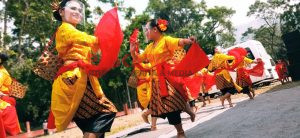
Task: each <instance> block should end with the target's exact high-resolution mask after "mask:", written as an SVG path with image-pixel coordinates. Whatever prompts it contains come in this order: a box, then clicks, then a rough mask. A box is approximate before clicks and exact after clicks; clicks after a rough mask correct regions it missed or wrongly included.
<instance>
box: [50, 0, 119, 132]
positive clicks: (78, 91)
mask: <svg viewBox="0 0 300 138" xmlns="http://www.w3.org/2000/svg"><path fill="white" fill-rule="evenodd" d="M83 9H84V7H83V4H82V3H81V2H79V1H77V0H63V1H62V2H61V3H60V4H59V7H57V9H55V12H54V13H53V15H54V17H55V19H56V20H58V21H62V24H61V25H60V26H59V28H58V29H57V32H56V50H57V51H58V55H59V57H60V58H62V59H63V61H64V66H63V67H62V68H65V69H66V70H59V72H58V75H57V78H56V79H55V80H54V82H53V86H52V99H51V110H52V112H53V115H54V118H55V125H56V128H57V130H58V131H62V130H64V129H66V128H67V126H68V125H69V123H70V121H72V120H74V121H75V123H76V124H77V126H78V127H79V128H80V129H81V130H82V132H83V135H84V137H91V138H95V137H104V133H105V132H108V131H110V128H111V125H112V123H113V120H114V118H115V115H116V112H117V109H116V108H115V106H114V105H113V103H112V102H110V101H109V100H108V99H107V98H106V96H105V95H104V93H103V91H102V89H101V86H100V84H99V82H98V78H97V77H96V76H93V75H90V74H88V73H87V72H86V71H85V70H84V69H83V68H82V67H80V66H79V61H81V62H83V63H91V53H92V52H94V53H96V52H99V49H98V48H97V44H98V41H97V39H96V37H94V36H91V35H88V34H86V33H84V32H81V31H79V30H77V29H76V25H77V24H79V23H80V22H81V21H82V20H83V18H85V17H83V15H84V14H83V13H84V10H83ZM71 67H75V68H73V69H72V68H71ZM62 68H61V69H62ZM70 68H71V69H70Z"/></svg>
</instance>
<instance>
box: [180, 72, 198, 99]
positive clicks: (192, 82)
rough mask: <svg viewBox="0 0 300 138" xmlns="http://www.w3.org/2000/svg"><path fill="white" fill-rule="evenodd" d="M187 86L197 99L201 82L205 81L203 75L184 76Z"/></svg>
mask: <svg viewBox="0 0 300 138" xmlns="http://www.w3.org/2000/svg"><path fill="white" fill-rule="evenodd" d="M184 81H185V82H184V84H185V87H187V88H189V91H190V94H191V96H192V97H193V98H194V99H196V98H198V96H199V92H200V90H201V87H202V86H201V84H202V83H203V76H195V75H192V76H190V77H186V78H184Z"/></svg>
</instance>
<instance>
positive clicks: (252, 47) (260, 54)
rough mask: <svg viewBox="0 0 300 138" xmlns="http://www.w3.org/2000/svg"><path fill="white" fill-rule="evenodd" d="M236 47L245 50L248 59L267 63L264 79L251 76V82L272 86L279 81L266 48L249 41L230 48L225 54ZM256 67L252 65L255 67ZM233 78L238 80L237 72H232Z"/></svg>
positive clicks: (256, 42) (254, 41) (225, 50)
mask: <svg viewBox="0 0 300 138" xmlns="http://www.w3.org/2000/svg"><path fill="white" fill-rule="evenodd" d="M236 47H242V48H245V49H246V50H247V52H248V55H247V57H248V58H250V59H252V60H255V59H257V58H261V59H262V60H263V62H264V63H265V65H264V74H263V76H262V77H255V76H251V80H252V82H253V84H254V85H259V84H270V83H271V82H272V81H274V80H277V79H278V75H277V73H276V70H275V62H274V60H273V59H272V57H271V56H270V55H269V54H268V53H267V51H266V49H265V48H264V46H263V45H262V44H261V43H260V42H259V41H256V40H249V41H246V42H243V43H240V44H237V45H235V46H232V47H229V48H226V49H224V51H223V52H224V53H227V52H228V51H229V50H231V49H233V48H236ZM253 66H255V65H252V66H251V67H253ZM230 75H231V77H232V78H233V79H234V80H235V78H236V72H230Z"/></svg>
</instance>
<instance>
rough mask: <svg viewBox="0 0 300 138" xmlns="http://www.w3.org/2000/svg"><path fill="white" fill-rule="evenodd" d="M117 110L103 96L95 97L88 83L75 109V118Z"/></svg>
mask: <svg viewBox="0 0 300 138" xmlns="http://www.w3.org/2000/svg"><path fill="white" fill-rule="evenodd" d="M110 112H117V109H116V107H115V106H114V105H113V103H112V102H111V101H109V100H108V99H107V98H106V97H105V96H104V97H102V98H101V99H100V100H99V99H98V98H97V96H96V95H95V93H94V92H93V89H92V87H91V84H90V83H88V85H87V88H86V91H85V93H84V95H83V97H82V99H81V102H80V104H79V107H78V109H77V111H76V114H75V118H76V117H78V118H80V119H88V118H91V117H92V116H94V115H97V114H99V113H110Z"/></svg>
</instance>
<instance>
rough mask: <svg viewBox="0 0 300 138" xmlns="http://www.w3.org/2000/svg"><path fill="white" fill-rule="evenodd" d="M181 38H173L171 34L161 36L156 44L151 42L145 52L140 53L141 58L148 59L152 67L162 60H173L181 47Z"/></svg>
mask: <svg viewBox="0 0 300 138" xmlns="http://www.w3.org/2000/svg"><path fill="white" fill-rule="evenodd" d="M179 40H180V39H179V38H173V37H170V36H161V38H160V39H159V40H158V41H157V44H156V45H154V44H153V43H150V44H149V45H148V46H147V47H146V49H145V51H144V53H143V54H141V55H139V57H138V58H139V59H141V60H143V61H144V60H146V59H147V60H148V61H149V62H150V64H151V66H152V67H154V66H156V65H157V64H160V63H162V62H165V61H168V60H171V59H172V58H173V54H174V52H175V50H176V49H179V48H180V47H179V45H178V44H179Z"/></svg>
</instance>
